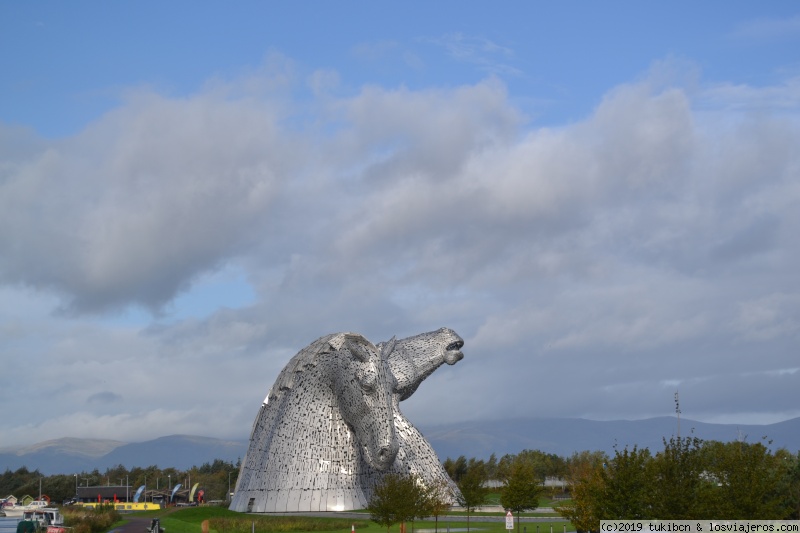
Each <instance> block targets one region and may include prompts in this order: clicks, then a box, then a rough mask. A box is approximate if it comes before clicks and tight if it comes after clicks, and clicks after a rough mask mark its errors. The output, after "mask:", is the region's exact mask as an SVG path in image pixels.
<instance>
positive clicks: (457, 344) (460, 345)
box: [445, 340, 464, 352]
mask: <svg viewBox="0 0 800 533" xmlns="http://www.w3.org/2000/svg"><path fill="white" fill-rule="evenodd" d="M463 347H464V341H461V340H458V341H455V342H451V343H450V344H448V345H447V348H445V351H448V352H449V351H451V350H460V349H461V348H463Z"/></svg>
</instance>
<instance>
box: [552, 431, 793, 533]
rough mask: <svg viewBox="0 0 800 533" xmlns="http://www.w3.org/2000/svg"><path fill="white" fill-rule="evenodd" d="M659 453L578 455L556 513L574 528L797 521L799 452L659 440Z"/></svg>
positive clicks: (738, 444) (571, 464)
mask: <svg viewBox="0 0 800 533" xmlns="http://www.w3.org/2000/svg"><path fill="white" fill-rule="evenodd" d="M663 444H664V449H663V450H660V451H657V452H656V453H651V452H650V450H649V449H648V448H644V449H639V448H637V447H633V448H632V449H629V448H627V447H626V448H624V449H622V450H619V449H616V450H615V451H614V455H613V457H609V456H607V455H606V454H604V453H600V452H583V453H579V454H575V455H573V456H572V457H571V458H570V460H569V461H568V473H567V481H568V482H569V484H570V486H571V496H572V499H571V503H569V504H566V505H564V506H562V507H559V508H557V509H556V510H557V511H558V512H559V513H560V514H561V515H562V516H564V517H565V518H568V519H569V520H570V521H571V522H572V523H573V525H575V527H576V528H577V529H578V531H598V530H599V527H600V520H617V519H632V520H654V519H660V520H695V519H730V520H735V519H741V520H745V519H747V520H768V519H770V520H797V519H800V452H798V453H796V454H792V453H790V452H788V451H787V450H785V449H779V450H777V451H775V452H772V451H770V450H769V448H768V447H767V446H765V445H764V443H761V442H757V443H748V442H738V441H737V442H719V441H703V440H701V439H698V438H696V437H685V438H679V437H673V438H671V439H669V440H666V439H665V440H664V442H663Z"/></svg>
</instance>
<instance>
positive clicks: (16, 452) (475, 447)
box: [0, 417, 800, 475]
mask: <svg viewBox="0 0 800 533" xmlns="http://www.w3.org/2000/svg"><path fill="white" fill-rule="evenodd" d="M420 430H421V431H422V433H423V434H424V435H425V438H426V439H428V441H429V442H430V443H431V445H432V446H433V448H434V450H435V451H436V453H437V455H438V456H439V459H440V460H444V459H446V458H447V457H452V458H456V457H458V456H460V455H464V456H465V457H476V458H479V459H488V458H489V456H490V455H491V454H492V453H494V454H496V456H497V457H498V458H500V457H502V456H503V455H505V454H516V453H519V452H521V451H522V450H525V449H529V450H541V451H543V452H546V453H553V454H556V455H560V456H562V457H568V456H570V455H572V454H573V453H574V452H579V451H583V450H592V451H594V450H602V451H605V452H606V453H609V454H612V455H613V453H614V448H615V447H616V448H617V449H620V450H621V449H623V448H625V447H626V446H627V447H628V448H631V447H633V446H634V445H635V446H638V447H639V448H650V450H652V451H657V450H660V449H663V439H669V438H670V437H673V436H676V435H677V433H678V424H677V419H676V418H674V417H659V418H649V419H645V420H612V421H596V420H584V419H579V418H542V419H505V420H493V421H482V422H459V423H452V424H443V425H438V426H430V427H421V428H420ZM680 434H681V436H683V437H686V436H689V435H691V436H695V437H698V438H700V439H703V440H718V441H723V442H729V441H735V440H745V441H746V442H751V443H753V442H762V443H763V444H764V445H765V446H768V447H769V448H770V449H772V450H776V449H778V448H786V449H788V450H789V451H791V452H793V453H796V452H798V451H799V450H800V418H794V419H791V420H786V421H784V422H779V423H776V424H769V425H737V424H707V423H703V422H696V421H692V420H683V419H682V420H681V421H680ZM247 445H248V443H247V441H246V440H222V439H214V438H209V437H198V436H189V435H172V436H167V437H161V438H158V439H154V440H150V441H145V442H134V443H126V442H121V441H115V440H102V439H77V438H63V439H57V440H51V441H46V442H41V443H37V444H34V445H31V446H21V447H16V448H0V471H5V470H11V471H15V470H17V469H19V468H20V467H23V466H24V467H26V468H27V469H28V470H38V471H39V472H40V473H42V474H44V475H55V474H74V473H76V472H91V471H92V470H94V469H97V470H99V471H101V472H102V471H104V470H106V469H107V468H113V467H116V466H118V465H123V466H125V467H126V468H133V467H143V468H144V467H148V466H153V465H155V466H158V467H160V468H168V467H174V468H177V469H179V470H188V469H189V468H191V467H192V466H202V465H203V464H204V463H211V462H213V461H214V460H215V459H221V460H223V461H229V462H231V463H234V464H236V463H237V461H239V460H240V459H243V458H244V455H245V452H246V451H247Z"/></svg>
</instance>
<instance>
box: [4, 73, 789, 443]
mask: <svg viewBox="0 0 800 533" xmlns="http://www.w3.org/2000/svg"><path fill="white" fill-rule="evenodd" d="M276 61H278V60H277V59H276ZM278 63H281V61H278ZM281 68H284V67H281ZM285 70H288V71H291V66H286V67H285ZM652 76H655V77H657V78H658V83H655V82H653V81H652V79H651V78H646V79H644V80H641V81H639V82H637V83H629V84H624V85H620V86H619V87H617V88H616V89H614V90H612V91H609V93H608V94H607V95H606V96H605V97H604V98H602V99H601V100H600V101H599V103H598V105H597V108H596V109H595V110H594V112H593V113H592V114H591V115H589V116H587V117H585V118H584V120H582V121H579V122H576V123H573V124H570V125H565V126H563V127H560V128H536V127H535V126H531V125H526V124H525V122H524V118H523V117H522V114H521V113H520V112H519V110H518V109H516V108H515V107H514V106H513V105H512V104H511V103H510V102H509V96H508V94H507V93H506V89H505V87H504V86H503V85H502V84H501V83H499V82H498V81H497V80H495V79H490V80H487V81H484V82H480V83H476V84H474V85H468V86H460V87H454V88H439V89H436V90H420V91H413V90H410V89H402V88H400V89H387V88H381V87H377V86H370V87H365V88H363V89H362V90H361V91H359V92H358V93H357V94H354V95H350V96H349V97H346V98H342V97H336V96H334V95H332V94H331V91H328V90H327V89H328V88H329V87H331V86H332V85H334V84H336V83H338V80H337V77H336V75H335V73H333V72H329V71H325V72H320V73H319V75H318V76H312V78H311V80H309V81H310V82H311V86H312V87H316V88H317V89H319V90H318V91H317V92H316V93H314V95H312V101H310V102H308V101H300V99H296V100H291V99H290V101H289V102H288V103H287V102H286V99H287V95H286V94H285V92H284V91H285V87H286V85H287V84H289V85H291V83H293V81H292V80H293V79H294V78H292V74H291V73H289V74H286V75H285V76H277V77H274V76H273V77H270V76H268V75H267V74H264V73H260V72H254V73H250V74H248V75H246V76H244V79H243V80H241V82H239V81H236V80H234V81H232V82H229V81H225V80H215V81H214V82H213V83H209V84H208V85H207V86H206V87H205V88H204V89H203V90H202V91H201V92H199V93H198V94H195V95H192V96H188V97H185V98H170V97H167V96H164V95H160V94H157V93H154V92H152V91H147V90H144V91H141V92H139V93H136V94H134V95H133V96H131V97H130V99H129V100H127V101H126V102H125V103H124V104H123V105H122V106H121V107H120V108H119V109H117V110H115V111H113V112H111V113H108V114H107V115H105V116H104V117H102V118H101V119H99V120H98V121H97V122H96V123H94V124H92V125H91V126H90V127H88V128H87V129H86V130H85V131H83V132H81V133H80V134H78V135H76V136H74V137H71V138H68V139H64V140H61V141H55V142H51V141H42V140H40V139H35V138H32V137H31V135H30V132H22V131H20V130H13V129H6V130H4V133H3V135H5V136H10V137H11V138H14V139H16V142H17V144H18V145H20V146H22V145H24V146H26V147H28V149H27V150H22V151H19V152H12V153H10V157H9V158H7V159H6V160H5V161H6V162H5V163H4V166H3V167H2V169H0V172H2V174H0V247H2V249H3V250H13V253H6V254H3V255H0V280H2V282H3V283H4V284H5V287H4V288H2V289H0V290H2V291H3V292H2V294H3V295H11V297H12V299H11V300H7V299H5V298H4V299H3V302H4V303H3V304H2V305H1V306H0V317H3V318H8V317H11V318H13V320H4V321H3V322H2V323H1V324H2V325H0V336H2V337H1V338H0V341H4V342H0V354H2V355H3V356H4V361H5V360H12V359H13V360H15V361H16V360H19V361H24V360H26V359H27V358H31V357H38V356H41V357H42V358H43V359H42V361H43V363H44V364H43V371H42V373H41V376H42V377H41V379H45V380H46V382H47V384H48V390H50V391H53V394H54V396H55V398H56V400H55V402H54V404H55V405H54V410H55V412H54V413H53V415H52V417H50V418H48V419H47V420H38V421H35V422H30V423H29V422H25V421H20V422H19V423H17V424H14V425H13V427H11V428H10V429H9V431H8V435H9V437H8V438H9V439H10V440H11V439H22V438H29V437H28V436H29V435H30V434H31V431H32V430H35V431H36V432H37V433H36V434H37V435H42V432H47V431H49V432H51V434H49V435H48V437H53V438H55V437H60V436H67V435H71V433H69V431H68V428H73V430H74V428H75V427H82V428H85V432H83V433H82V435H83V436H98V437H105V438H116V439H122V440H125V439H129V440H142V439H144V438H147V437H148V436H152V437H155V436H159V435H163V434H172V433H201V434H210V432H211V431H213V435H212V436H230V437H242V436H245V435H246V434H247V432H248V431H249V429H250V424H251V422H252V417H253V416H254V415H255V410H256V409H257V407H258V404H259V403H260V401H261V399H262V398H263V397H264V395H265V394H266V391H267V390H268V388H269V386H270V385H271V384H272V380H273V379H274V377H275V376H276V374H277V372H278V371H279V370H280V368H281V367H282V366H283V364H284V363H285V362H286V361H287V360H288V359H289V358H290V357H291V355H293V354H294V353H296V352H297V351H298V350H299V349H301V348H302V347H303V346H305V345H307V344H308V343H310V342H311V341H313V340H314V339H315V338H317V337H319V336H321V335H323V334H326V333H330V332H333V331H345V330H349V331H359V332H362V333H364V334H366V335H367V336H368V337H370V338H372V339H373V340H376V341H378V340H385V339H388V338H389V337H390V336H392V335H398V336H406V335H412V334H415V333H419V332H421V331H427V330H432V329H435V328H438V327H441V326H450V327H453V328H454V329H455V330H456V331H458V332H459V333H460V334H461V335H462V336H463V337H465V339H466V340H467V345H466V347H465V354H466V357H465V359H464V360H463V361H462V362H460V363H459V364H458V365H456V366H455V367H453V368H449V367H448V368H443V369H441V370H440V371H439V372H437V373H436V374H435V375H434V376H433V377H432V378H431V380H432V381H431V383H430V385H428V384H426V385H424V386H423V387H421V388H420V391H419V392H418V393H417V395H419V396H417V395H415V397H414V399H413V401H412V402H409V404H408V405H407V406H404V411H406V412H407V413H408V415H409V417H410V418H411V420H414V421H415V422H416V421H417V420H419V422H420V423H426V422H427V423H429V422H431V421H434V420H436V419H437V417H438V418H439V419H442V418H443V417H448V418H450V419H453V418H459V417H462V418H467V417H480V416H494V415H495V414H496V413H504V414H507V415H513V414H538V415H540V416H546V415H547V416H581V415H584V416H585V415H592V416H595V417H599V418H609V417H614V416H615V415H609V413H616V416H618V417H622V416H631V417H634V418H635V417H641V416H648V415H652V414H659V413H661V414H664V413H665V411H666V412H669V410H670V408H671V402H672V394H673V393H674V390H671V389H670V386H668V384H670V383H676V382H677V383H681V397H682V399H683V398H684V396H686V401H687V406H688V404H689V403H690V402H689V400H690V398H692V402H694V405H693V410H694V412H698V413H703V416H705V417H706V418H708V419H711V418H713V417H720V416H724V415H725V413H727V412H729V411H730V410H731V409H738V410H741V411H742V412H758V413H764V414H765V415H764V416H765V417H767V418H769V416H771V415H769V413H770V412H775V413H778V412H780V413H788V412H790V411H791V409H792V407H791V406H789V405H788V404H787V403H786V401H784V400H781V399H780V398H778V396H777V393H776V392H775V391H789V390H790V389H791V387H792V386H795V385H796V380H797V375H798V374H797V373H794V374H786V373H783V374H781V373H780V372H779V371H780V370H782V369H787V368H794V366H793V363H791V361H792V360H793V358H794V357H795V355H794V352H793V351H792V349H793V347H794V346H795V345H796V337H797V314H798V309H797V305H796V304H797V302H796V294H797V293H798V288H797V282H796V279H797V276H796V272H795V270H796V269H795V268H794V265H796V264H797V260H798V252H797V250H796V246H794V240H795V236H796V235H797V233H798V230H800V215H798V214H797V213H800V210H798V204H799V203H800V194H799V193H800V188H798V185H797V184H796V179H794V178H795V176H796V175H797V171H798V169H800V156H798V154H797V151H796V150H795V149H794V148H793V147H795V146H797V145H798V144H799V143H798V133H800V128H798V124H797V122H796V120H795V119H793V118H792V117H791V116H787V115H786V114H784V113H783V111H782V110H783V109H784V108H783V107H782V105H777V106H775V108H774V109H770V110H769V112H768V113H764V114H762V113H756V116H754V115H752V114H749V113H742V114H738V113H737V114H736V116H733V115H732V114H731V113H728V112H725V111H724V110H722V111H721V110H720V109H716V110H711V111H709V108H708V107H707V106H706V105H705V102H704V101H702V95H703V94H708V93H703V91H696V90H694V89H692V90H687V89H685V88H683V87H682V86H680V85H675V86H670V85H669V84H666V83H664V76H662V75H661V73H660V72H656V73H653V74H652ZM262 78H263V79H262ZM698 94H700V95H701V101H700V104H701V105H700V106H699V107H700V108H701V109H698V100H697V98H698V97H697V95H698ZM765 101H766V100H765ZM791 105H794V104H791ZM0 146H2V143H0ZM234 265H235V266H234ZM229 270H236V271H237V272H239V271H241V279H242V280H245V281H242V283H248V284H250V285H251V286H252V289H253V293H254V294H253V297H252V299H248V300H246V301H240V302H238V304H237V305H238V307H229V308H221V309H219V310H218V311H217V312H214V313H211V314H203V315H200V316H197V315H195V316H193V317H191V318H189V317H186V316H181V317H175V316H170V314H169V313H170V305H169V303H170V302H172V301H174V299H175V297H176V295H178V294H181V293H182V291H191V290H192V288H193V287H194V285H193V284H195V283H200V282H201V283H200V284H201V285H202V284H203V283H206V282H207V280H208V279H209V276H211V277H213V273H215V272H226V271H229ZM198 280H200V281H198ZM20 285H22V286H23V287H27V288H19V287H20ZM34 290H35V291H38V292H35V293H33V294H35V295H36V296H35V297H33V298H29V297H28V296H26V294H28V293H27V292H26V291H34ZM198 292H199V293H200V292H202V290H200V289H198ZM189 294H190V295H191V294H192V293H191V292H189ZM15 302H16V304H15ZM59 304H60V305H61V306H67V307H69V309H70V310H71V311H73V313H72V314H71V315H69V316H63V315H62V316H49V315H48V312H49V311H50V310H52V309H53V308H54V307H56V306H58V305H59ZM14 305H19V312H18V313H17V312H16V310H15V309H14V308H13V306H14ZM128 306H145V307H147V308H151V309H155V310H160V311H161V312H162V314H161V315H156V316H155V318H154V319H153V320H154V321H153V322H152V323H151V324H149V325H148V327H146V328H139V327H134V326H132V325H127V326H126V325H124V323H123V322H124V321H123V322H120V323H112V324H109V323H103V322H97V321H94V320H92V319H91V317H90V315H91V313H104V312H107V311H108V310H110V309H126V308H127V307H128ZM795 366H796V365H795ZM7 369H8V370H11V371H12V373H18V374H16V375H21V373H24V367H23V365H22V363H21V362H15V363H13V364H12V365H11V366H10V367H8V368H7ZM754 372H762V373H761V374H753V373H754ZM770 372H772V373H770ZM776 372H777V373H776ZM5 375H8V374H7V373H6V374H5ZM119 376H124V379H119ZM745 376H750V377H749V378H748V377H745ZM753 376H756V377H753ZM748 379H750V380H755V381H756V382H755V383H748ZM0 380H2V381H0V385H2V386H0V399H2V400H4V401H10V399H11V398H14V397H16V395H17V394H19V393H20V391H19V390H18V389H16V388H15V387H14V383H11V382H10V380H9V379H8V378H4V377H0ZM531 383H535V387H536V388H537V391H538V394H539V395H540V396H541V397H558V398H561V400H560V401H559V402H557V403H556V404H555V405H552V406H545V405H536V406H531V402H530V398H529V396H528V395H527V394H528V392H529V390H530V387H531ZM730 383H737V384H740V385H741V389H740V390H742V391H747V390H752V391H754V392H759V393H760V394H761V395H760V396H759V395H757V394H753V395H751V396H749V397H747V398H744V399H741V398H737V397H736V396H735V394H734V393H733V392H730V391H729V390H728V387H729V386H730ZM750 385H755V386H753V387H752V388H749V386H750ZM737 386H738V385H737ZM565 387H568V388H569V391H571V392H572V394H570V395H568V396H567V397H562V396H561V394H562V393H563V392H564V389H565ZM771 387H773V388H771ZM706 389H708V391H711V392H708V391H706ZM475 390H482V391H487V390H494V391H496V390H503V391H504V394H488V395H487V394H478V395H476V394H474V392H473V391H475ZM731 390H732V389H731ZM720 391H722V392H720ZM770 391H772V392H770ZM208 392H212V393H213V394H214V400H213V402H210V404H204V405H203V409H202V410H201V409H200V408H199V407H198V406H197V402H196V398H197V395H204V394H206V393H208ZM102 399H105V400H113V399H122V400H123V401H102V402H101V401H98V400H102ZM37 402H38V400H37ZM726 402H727V403H726ZM37 405H39V406H41V404H37ZM209 405H210V407H209ZM74 406H79V407H77V408H76V407H74ZM76 409H78V410H77V411H76ZM687 413H688V410H687ZM415 416H418V417H419V419H415V418H414V417H415ZM211 419H213V420H217V419H219V422H218V423H215V424H214V425H213V427H212V428H209V424H208V423H207V420H211ZM765 419H766V418H765ZM20 420H22V419H20ZM29 424H33V425H29ZM112 427H113V428H119V429H114V431H113V434H112V433H110V430H109V428H112ZM144 429H146V431H144ZM5 438H6V432H5V431H4V439H5ZM37 438H38V437H37ZM10 440H9V442H10Z"/></svg>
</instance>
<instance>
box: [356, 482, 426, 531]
mask: <svg viewBox="0 0 800 533" xmlns="http://www.w3.org/2000/svg"><path fill="white" fill-rule="evenodd" d="M428 505H429V501H428V494H427V492H426V490H425V487H424V486H423V485H422V484H421V483H420V482H419V480H418V479H417V478H416V477H415V476H401V475H399V474H389V475H387V476H386V477H384V478H383V481H382V482H381V483H379V484H378V485H377V486H376V487H375V490H374V491H373V493H372V497H371V498H370V500H369V504H368V505H367V510H368V511H369V513H370V519H371V520H372V521H373V522H375V523H377V524H379V525H382V526H386V531H387V532H388V531H389V528H390V527H392V525H394V524H397V523H398V522H399V523H403V522H407V521H413V520H414V519H416V518H422V517H424V516H427V514H428V513H429V512H430V507H428Z"/></svg>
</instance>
